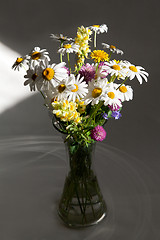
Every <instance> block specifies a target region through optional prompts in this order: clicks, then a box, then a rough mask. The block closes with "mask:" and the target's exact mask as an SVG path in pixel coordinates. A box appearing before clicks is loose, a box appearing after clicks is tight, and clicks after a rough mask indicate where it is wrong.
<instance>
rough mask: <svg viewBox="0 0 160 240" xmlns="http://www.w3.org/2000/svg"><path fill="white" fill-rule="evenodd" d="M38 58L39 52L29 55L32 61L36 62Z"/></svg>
mask: <svg viewBox="0 0 160 240" xmlns="http://www.w3.org/2000/svg"><path fill="white" fill-rule="evenodd" d="M40 57H41V54H40V52H37V51H35V52H33V53H32V55H31V58H32V59H33V60H38V59H40Z"/></svg>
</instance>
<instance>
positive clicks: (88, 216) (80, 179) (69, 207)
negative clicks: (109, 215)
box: [58, 139, 106, 227]
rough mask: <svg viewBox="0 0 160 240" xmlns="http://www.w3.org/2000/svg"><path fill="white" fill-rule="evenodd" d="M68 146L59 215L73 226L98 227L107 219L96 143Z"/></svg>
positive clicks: (70, 143) (71, 144)
mask: <svg viewBox="0 0 160 240" xmlns="http://www.w3.org/2000/svg"><path fill="white" fill-rule="evenodd" d="M65 145H66V151H67V158H68V160H67V162H68V168H67V176H66V179H65V184H64V189H63V193H62V196H61V199H60V202H59V210H58V212H59V216H60V217H61V219H62V220H63V222H64V223H65V224H67V225H68V226H70V227H86V226H90V225H94V224H97V223H98V222H100V221H101V220H102V219H103V218H104V217H105V216H106V204H105V201H104V199H103V196H102V193H101V190H100V187H99V184H98V181H97V176H96V174H95V171H94V155H95V143H91V144H88V146H86V145H82V144H80V143H78V142H76V141H74V140H73V139H70V140H68V141H67V142H66V143H65Z"/></svg>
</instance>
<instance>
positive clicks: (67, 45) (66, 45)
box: [63, 44, 72, 49]
mask: <svg viewBox="0 0 160 240" xmlns="http://www.w3.org/2000/svg"><path fill="white" fill-rule="evenodd" d="M63 47H64V48H67V49H68V48H71V47H72V45H71V44H65V45H64V46H63Z"/></svg>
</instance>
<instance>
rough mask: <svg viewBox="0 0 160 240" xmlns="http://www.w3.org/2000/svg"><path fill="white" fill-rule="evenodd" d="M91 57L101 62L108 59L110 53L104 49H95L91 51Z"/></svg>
mask: <svg viewBox="0 0 160 240" xmlns="http://www.w3.org/2000/svg"><path fill="white" fill-rule="evenodd" d="M91 58H92V59H94V60H95V62H100V61H102V62H103V61H108V59H109V58H108V54H107V53H106V52H105V51H103V50H94V51H93V52H92V53H91Z"/></svg>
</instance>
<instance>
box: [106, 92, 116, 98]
mask: <svg viewBox="0 0 160 240" xmlns="http://www.w3.org/2000/svg"><path fill="white" fill-rule="evenodd" d="M107 95H108V97H109V98H111V99H113V98H115V94H114V92H108V94H107Z"/></svg>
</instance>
